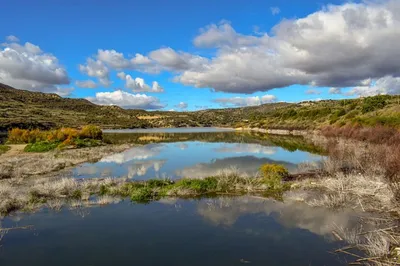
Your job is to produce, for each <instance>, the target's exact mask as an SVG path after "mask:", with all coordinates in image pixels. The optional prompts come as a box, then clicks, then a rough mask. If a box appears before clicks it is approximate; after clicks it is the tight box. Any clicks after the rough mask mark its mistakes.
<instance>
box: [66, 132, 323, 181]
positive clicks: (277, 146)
mask: <svg viewBox="0 0 400 266" xmlns="http://www.w3.org/2000/svg"><path fill="white" fill-rule="evenodd" d="M106 138H107V139H108V140H109V141H110V142H130V143H135V144H138V145H137V146H135V147H132V148H130V149H128V150H126V151H124V152H121V153H117V154H113V155H110V156H107V157H104V158H102V159H101V160H100V161H99V162H96V163H86V164H83V165H81V166H79V167H77V168H75V169H74V170H73V175H74V176H75V177H79V178H86V177H106V176H107V177H108V176H112V177H128V178H132V179H137V180H145V179H150V178H171V179H177V178H183V177H188V178H202V177H207V176H212V175H216V174H218V173H220V172H221V171H223V170H225V169H233V168H234V169H237V170H238V171H239V172H240V173H241V174H247V175H255V174H257V171H258V169H259V167H260V166H261V165H262V164H265V163H277V164H283V165H285V166H286V167H287V168H288V169H289V171H291V172H295V171H296V170H297V166H298V165H299V164H300V163H304V162H317V161H319V160H320V159H321V156H320V155H318V154H315V152H314V151H312V149H311V148H312V147H311V148H310V144H308V145H303V144H304V140H302V139H301V138H293V137H292V138H290V137H267V136H266V135H265V134H250V133H243V132H235V131H232V130H225V129H217V128H201V129H192V128H189V129H162V131H157V129H148V130H130V131H129V130H122V131H108V132H107V133H106ZM288 145H289V146H288ZM304 149H306V150H307V151H305V150H304ZM310 149H311V152H310ZM313 152H314V153H313Z"/></svg>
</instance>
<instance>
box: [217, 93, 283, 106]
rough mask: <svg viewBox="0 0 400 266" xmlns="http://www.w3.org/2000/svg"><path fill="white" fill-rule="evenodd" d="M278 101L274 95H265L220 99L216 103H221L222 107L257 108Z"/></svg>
mask: <svg viewBox="0 0 400 266" xmlns="http://www.w3.org/2000/svg"><path fill="white" fill-rule="evenodd" d="M275 101H276V97H275V96H274V95H269V94H267V95H263V96H261V97H259V96H254V97H232V98H219V99H215V100H214V102H216V103H219V104H220V105H222V106H236V107H240V106H256V105H260V104H265V103H272V102H275Z"/></svg>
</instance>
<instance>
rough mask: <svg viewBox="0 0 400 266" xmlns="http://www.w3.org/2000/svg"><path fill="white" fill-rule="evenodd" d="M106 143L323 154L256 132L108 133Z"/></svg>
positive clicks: (303, 144) (285, 138) (306, 144)
mask: <svg viewBox="0 0 400 266" xmlns="http://www.w3.org/2000/svg"><path fill="white" fill-rule="evenodd" d="M104 138H105V141H107V142H110V143H138V144H149V143H170V142H185V141H203V142H225V143H254V144H260V145H263V146H270V147H276V146H279V147H282V148H283V149H285V150H288V151H296V150H301V151H307V152H311V153H316V154H321V153H323V150H322V149H321V148H320V147H317V146H315V145H313V144H312V143H309V142H307V141H306V140H305V139H304V138H303V137H299V136H296V137H294V136H271V135H267V134H264V133H256V132H240V131H233V132H204V133H198V132H197V133H106V134H104Z"/></svg>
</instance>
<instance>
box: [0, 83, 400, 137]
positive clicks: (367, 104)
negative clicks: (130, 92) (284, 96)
mask: <svg viewBox="0 0 400 266" xmlns="http://www.w3.org/2000/svg"><path fill="white" fill-rule="evenodd" d="M399 102H400V96H387V95H381V96H375V97H367V98H359V99H350V100H324V101H318V102H311V101H308V102H301V103H284V102H279V103H271V104H264V105H260V106H253V107H242V108H225V109H209V110H202V111H195V112H167V111H144V110H126V109H122V108H120V107H118V106H102V105H96V104H93V103H91V102H90V101H88V100H85V99H72V98H63V97H60V96H58V95H57V94H49V93H41V92H32V91H25V90H19V89H15V88H13V87H10V86H7V85H4V84H1V83H0V131H6V130H9V129H10V128H13V127H20V128H40V129H50V128H56V127H62V126H68V127H79V126H82V125H85V124H95V125H98V126H100V127H102V128H108V129H109V128H151V127H188V126H191V127H199V126H200V127H201V126H202V127H204V126H226V127H259V128H285V129H313V128H318V127H321V126H324V125H337V126H342V125H345V124H349V123H351V124H361V125H366V126H375V125H377V124H380V125H384V126H392V127H399V125H400V103H399Z"/></svg>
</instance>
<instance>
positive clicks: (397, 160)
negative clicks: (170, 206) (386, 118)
mask: <svg viewBox="0 0 400 266" xmlns="http://www.w3.org/2000/svg"><path fill="white" fill-rule="evenodd" d="M346 130H347V131H346ZM342 131H343V132H342ZM342 131H341V132H339V131H333V133H336V134H339V133H343V136H344V137H347V138H351V139H353V140H344V139H342V138H322V137H321V136H314V142H317V143H319V144H320V145H321V144H322V145H324V146H325V147H326V149H327V151H328V154H329V157H327V158H326V159H325V160H324V161H323V162H322V166H321V167H322V169H320V176H319V178H317V179H312V180H310V179H309V180H302V181H301V182H299V183H298V184H297V186H298V187H300V188H303V189H311V190H312V191H318V193H315V194H316V195H317V196H316V197H314V198H310V197H304V199H303V201H304V202H306V203H307V204H309V205H311V206H325V207H330V208H343V207H347V208H348V207H350V208H357V209H361V210H362V211H365V212H378V213H380V214H381V215H384V216H387V218H386V219H385V220H384V222H381V220H378V219H377V220H376V221H374V223H375V227H376V228H377V229H376V230H375V231H370V232H363V230H362V228H359V229H358V230H356V231H354V230H353V231H348V230H346V228H339V229H338V230H337V231H338V232H339V235H340V236H341V238H343V239H344V240H345V241H346V242H348V243H349V244H351V245H353V246H354V247H353V248H357V249H359V250H362V251H363V252H364V253H365V254H366V255H367V256H368V257H367V258H363V257H360V256H358V255H355V258H356V263H360V264H365V265H398V264H397V262H394V258H395V257H396V256H395V255H394V254H393V249H394V248H395V247H399V246H400V230H399V227H397V225H398V223H399V221H398V218H397V217H400V146H399V144H400V141H399V139H397V137H398V136H399V134H398V131H396V130H385V129H381V130H379V129H378V130H377V131H376V132H375V134H376V136H374V132H373V131H371V130H366V129H362V130H357V129H352V131H351V130H350V129H342ZM338 132H339V133H338ZM333 133H332V132H331V135H332V134H333ZM326 135H329V134H326ZM332 136H334V137H337V135H334V134H333V135H332ZM385 138H387V139H390V140H392V141H393V142H392V143H389V142H385V140H384V139H385ZM359 140H364V141H363V142H360V141H359ZM367 141H369V142H367ZM305 168H307V169H310V168H312V167H310V166H309V165H307V166H306V167H305ZM388 228H389V229H388ZM345 252H349V251H348V250H347V251H345ZM351 254H353V253H351ZM353 255H354V254H353ZM357 256H358V257H357ZM397 259H398V258H397Z"/></svg>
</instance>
